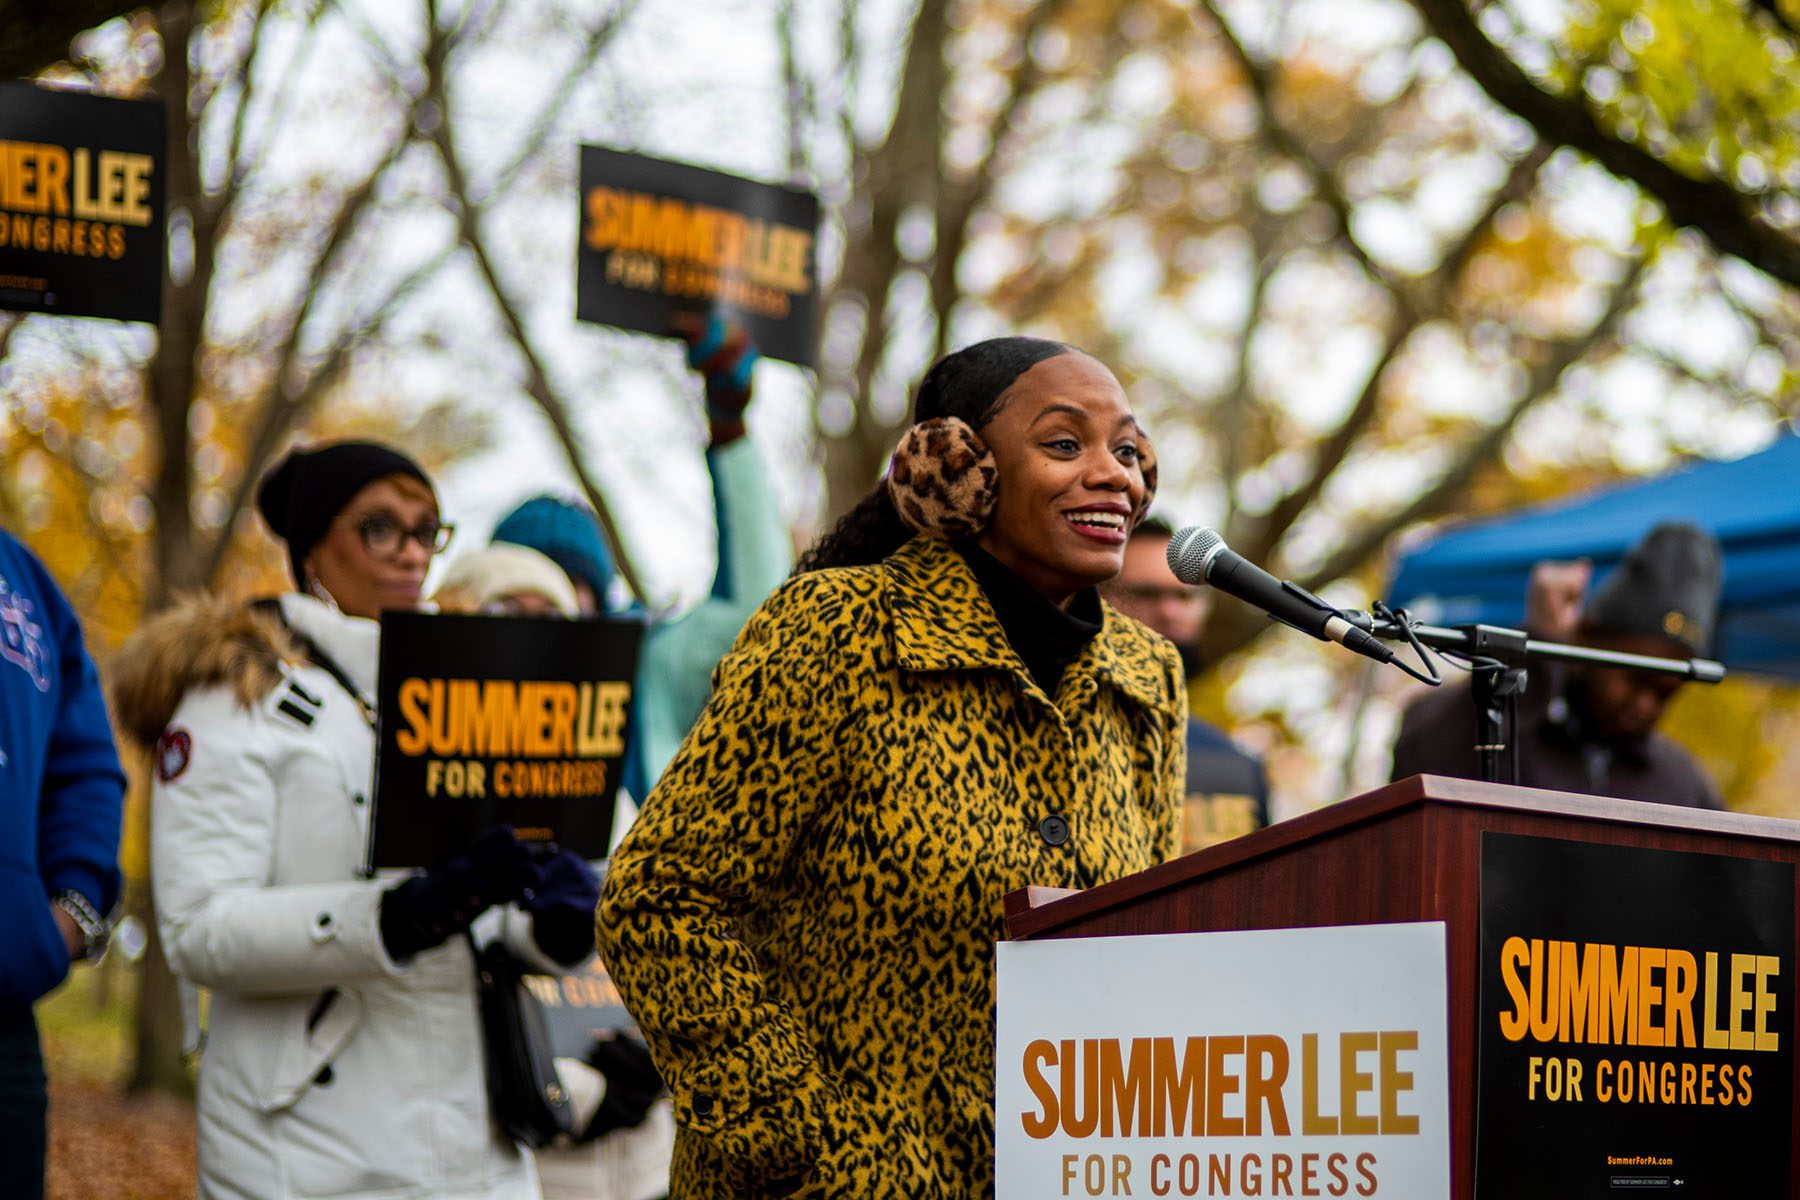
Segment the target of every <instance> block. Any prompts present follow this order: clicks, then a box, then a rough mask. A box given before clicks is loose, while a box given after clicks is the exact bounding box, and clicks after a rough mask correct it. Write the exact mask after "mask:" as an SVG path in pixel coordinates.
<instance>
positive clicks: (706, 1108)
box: [689, 1092, 713, 1120]
mask: <svg viewBox="0 0 1800 1200" xmlns="http://www.w3.org/2000/svg"><path fill="white" fill-rule="evenodd" d="M689 1107H691V1108H692V1109H693V1110H694V1115H695V1116H696V1117H699V1118H701V1119H702V1120H704V1119H705V1118H707V1117H710V1116H712V1111H713V1098H712V1097H711V1096H709V1095H707V1094H706V1093H705V1092H700V1093H699V1094H697V1095H696V1096H695V1097H694V1098H693V1100H692V1101H690V1102H689Z"/></svg>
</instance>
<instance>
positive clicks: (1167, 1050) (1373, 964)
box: [994, 922, 1450, 1200]
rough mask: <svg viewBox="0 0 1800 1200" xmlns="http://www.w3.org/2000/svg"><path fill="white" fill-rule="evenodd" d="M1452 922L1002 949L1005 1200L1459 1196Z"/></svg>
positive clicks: (998, 1155)
mask: <svg viewBox="0 0 1800 1200" xmlns="http://www.w3.org/2000/svg"><path fill="white" fill-rule="evenodd" d="M1444 953H1445V952H1444V926H1443V924H1442V923H1441V922H1429V923H1421V924H1406V925H1359V926H1342V927H1337V928H1330V929H1278V930H1264V931H1258V932H1253V933H1181V934H1166V935H1160V936H1151V937H1103V938H1071V939H1068V940H1066V941H1046V942H1022V943H1004V944H1002V945H1000V946H999V947H998V948H997V955H998V968H999V998H998V1010H997V1011H998V1022H999V1026H998V1039H997V1047H996V1055H997V1058H996V1062H995V1075H996V1079H995V1110H994V1133H995V1163H994V1166H995V1176H996V1196H997V1200H1047V1198H1049V1197H1062V1196H1082V1197H1089V1196H1106V1197H1123V1196H1131V1197H1169V1196H1176V1197H1189V1196H1309V1197H1320V1196H1325V1197H1342V1196H1354V1197H1367V1196H1389V1197H1394V1198H1395V1200H1416V1198H1418V1197H1426V1196H1431V1197H1438V1196H1447V1195H1449V1193H1450V1100H1449V1063H1448V1050H1447V1045H1446V1021H1445V1012H1446V992H1445V974H1444V962H1445V959H1444Z"/></svg>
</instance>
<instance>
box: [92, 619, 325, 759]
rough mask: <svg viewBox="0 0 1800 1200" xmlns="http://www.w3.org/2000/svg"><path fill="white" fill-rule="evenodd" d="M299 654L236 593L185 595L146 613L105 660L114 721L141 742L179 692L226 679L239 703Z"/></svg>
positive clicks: (252, 698)
mask: <svg viewBox="0 0 1800 1200" xmlns="http://www.w3.org/2000/svg"><path fill="white" fill-rule="evenodd" d="M304 661H305V655H304V653H303V652H302V651H301V649H300V645H299V643H298V642H297V641H296V640H295V638H294V636H293V634H291V633H290V632H288V630H287V629H286V628H285V627H284V626H283V625H282V623H281V621H280V620H278V619H277V618H276V617H275V615H274V614H273V613H271V612H268V611H265V610H259V609H257V608H256V607H254V606H252V605H249V604H246V603H244V602H243V601H241V600H225V599H221V598H219V597H216V596H206V595H197V596H188V597H184V598H183V599H181V600H179V601H177V602H176V603H175V605H174V606H173V607H171V608H169V609H168V610H167V611H165V612H162V613H159V614H158V615H156V616H155V617H152V618H151V619H150V620H149V621H147V622H146V623H145V624H144V625H143V626H141V627H140V628H139V629H138V631H137V632H136V633H134V634H132V635H131V637H130V638H128V639H127V640H126V642H125V645H124V646H123V647H121V648H120V650H119V653H118V656H117V657H116V658H115V659H114V660H113V665H112V670H111V672H109V673H110V674H111V676H112V687H111V689H110V691H111V698H112V706H113V712H114V714H115V715H116V717H117V719H118V722H119V728H120V729H121V730H122V731H123V732H124V733H125V735H126V736H127V737H129V738H130V739H131V740H132V741H133V742H135V743H136V744H137V745H138V746H139V747H140V748H142V749H146V750H147V749H149V748H150V747H152V746H154V745H155V744H156V740H157V739H158V738H159V737H161V736H162V733H163V730H164V729H166V728H167V727H168V724H169V720H170V718H171V717H173V716H174V715H175V709H176V706H178V705H179V704H180V703H181V698H182V697H183V696H185V695H187V693H188V692H190V691H192V690H193V689H194V688H199V687H212V686H214V685H217V684H229V685H230V686H231V689H232V690H233V691H234V692H235V693H236V694H237V698H238V701H239V702H240V703H242V704H243V705H245V706H246V707H248V706H250V705H252V704H255V703H257V702H258V701H260V700H261V699H262V698H263V697H264V696H267V695H268V694H269V692H270V691H271V690H272V689H273V688H274V687H275V685H276V684H277V683H278V682H280V680H281V674H282V667H283V665H284V664H287V665H290V666H292V665H298V664H300V663H302V662H304Z"/></svg>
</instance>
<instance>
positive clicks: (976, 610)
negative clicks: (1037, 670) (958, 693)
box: [882, 536, 1030, 679]
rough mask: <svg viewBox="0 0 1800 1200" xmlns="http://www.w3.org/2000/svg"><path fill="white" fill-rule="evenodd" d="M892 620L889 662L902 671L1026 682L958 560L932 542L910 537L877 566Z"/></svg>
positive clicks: (997, 624) (971, 574) (1022, 669)
mask: <svg viewBox="0 0 1800 1200" xmlns="http://www.w3.org/2000/svg"><path fill="white" fill-rule="evenodd" d="M882 569H883V570H884V571H885V572H886V573H887V578H888V595H889V597H890V600H889V603H890V605H891V611H892V613H893V619H894V657H895V659H896V661H897V662H898V663H899V664H900V669H901V670H903V671H969V670H980V669H983V668H994V669H998V670H1012V671H1016V672H1017V673H1018V674H1020V675H1021V676H1023V677H1025V678H1026V679H1029V678H1030V676H1029V674H1028V673H1027V672H1026V670H1025V664H1024V662H1023V661H1021V660H1020V658H1019V656H1018V655H1017V654H1015V653H1014V652H1013V648H1012V645H1011V643H1009V642H1008V641H1007V640H1006V631H1005V630H1003V629H1001V628H1000V618H999V617H996V616H995V615H994V606H993V605H992V604H990V603H988V598H987V593H985V592H983V591H982V590H981V585H980V584H979V583H978V582H976V580H975V573H974V572H973V571H971V570H969V564H968V563H966V562H964V561H963V556H962V555H960V554H958V553H957V552H956V551H955V550H954V549H952V548H951V547H950V546H948V545H946V544H945V543H943V542H941V541H939V540H937V539H936V538H932V537H924V536H920V537H915V538H913V539H912V541H910V542H908V543H906V545H904V546H902V547H900V549H898V550H896V551H895V552H894V553H893V554H891V555H889V556H888V558H887V559H886V561H885V562H883V564H882Z"/></svg>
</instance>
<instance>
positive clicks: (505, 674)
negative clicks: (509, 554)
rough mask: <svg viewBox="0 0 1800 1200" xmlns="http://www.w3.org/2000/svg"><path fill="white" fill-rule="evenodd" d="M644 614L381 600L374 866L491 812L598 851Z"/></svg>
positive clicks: (466, 829)
mask: <svg viewBox="0 0 1800 1200" xmlns="http://www.w3.org/2000/svg"><path fill="white" fill-rule="evenodd" d="M642 635H643V627H642V626H641V625H639V624H638V623H636V622H634V621H609V620H582V621H561V620H548V619H543V618H537V617H498V616H445V615H440V614H435V613H402V612H393V613H384V614H383V615H382V618H381V665H380V673H379V675H378V678H377V684H376V709H377V711H378V713H379V728H380V737H379V742H378V745H377V750H376V757H375V813H374V822H375V828H374V832H373V835H372V836H371V838H370V851H369V852H370V865H371V866H372V867H376V868H381V867H424V866H431V865H432V864H434V863H436V862H438V861H439V860H441V859H442V858H444V857H445V856H446V855H448V854H450V853H453V852H454V851H455V850H457V849H458V848H459V847H461V846H462V845H463V844H464V843H466V842H467V841H468V840H469V839H470V838H472V837H473V836H474V835H475V834H477V833H479V832H480V831H481V830H483V829H485V828H487V827H488V826H490V825H494V824H498V823H501V822H505V823H506V824H510V825H512V826H513V827H514V828H515V829H516V830H517V831H518V834H519V836H520V837H521V838H522V839H525V840H527V841H544V842H551V841H553V842H556V843H557V844H558V845H560V846H563V847H565V848H567V849H571V850H574V851H575V852H576V853H578V854H580V855H582V856H583V857H584V858H603V857H605V855H606V853H607V850H608V848H609V847H608V842H609V841H610V839H611V835H612V818H613V797H614V794H615V793H616V792H617V790H618V786H619V767H620V765H621V763H622V761H623V759H624V757H625V746H626V744H627V735H628V733H629V725H628V722H629V719H630V715H631V692H632V680H633V678H634V676H635V673H636V670H637V651H638V642H639V640H640V638H641V637H642Z"/></svg>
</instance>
